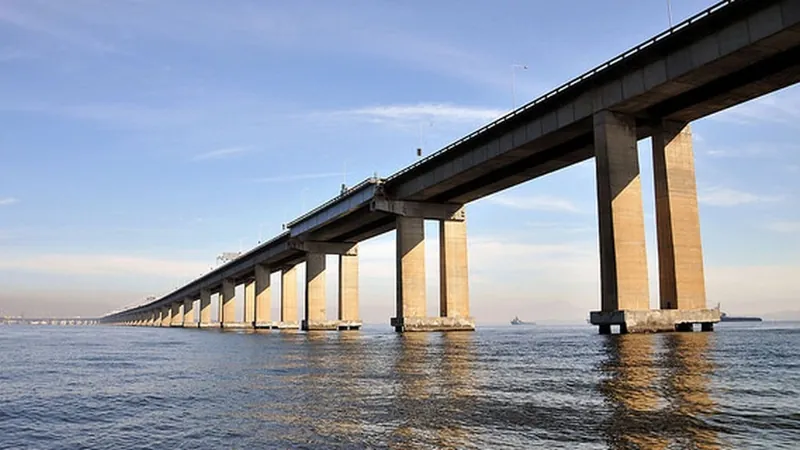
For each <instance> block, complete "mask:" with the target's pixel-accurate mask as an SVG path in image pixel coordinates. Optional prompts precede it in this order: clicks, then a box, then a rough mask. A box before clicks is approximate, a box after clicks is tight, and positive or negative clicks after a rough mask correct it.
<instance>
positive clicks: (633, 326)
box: [589, 309, 720, 333]
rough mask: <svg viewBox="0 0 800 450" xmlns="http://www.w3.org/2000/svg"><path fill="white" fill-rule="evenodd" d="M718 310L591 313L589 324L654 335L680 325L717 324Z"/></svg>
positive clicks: (672, 329)
mask: <svg viewBox="0 0 800 450" xmlns="http://www.w3.org/2000/svg"><path fill="white" fill-rule="evenodd" d="M719 318H720V312H719V309H696V310H681V309H652V310H650V309H648V310H622V311H592V312H591V314H590V319H589V320H590V322H591V323H592V325H599V326H601V327H603V328H605V327H608V326H610V325H622V326H625V328H626V329H627V332H628V333H655V332H659V331H676V330H677V328H678V327H679V326H680V325H681V324H695V323H700V324H703V323H710V324H713V323H716V322H719Z"/></svg>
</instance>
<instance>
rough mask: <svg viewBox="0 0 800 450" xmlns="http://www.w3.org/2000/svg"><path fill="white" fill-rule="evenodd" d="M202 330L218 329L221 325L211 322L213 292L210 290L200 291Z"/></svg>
mask: <svg viewBox="0 0 800 450" xmlns="http://www.w3.org/2000/svg"><path fill="white" fill-rule="evenodd" d="M197 326H198V327H200V328H217V327H218V326H219V324H215V323H212V322H211V291H209V290H208V289H201V290H200V322H199V323H198V325H197Z"/></svg>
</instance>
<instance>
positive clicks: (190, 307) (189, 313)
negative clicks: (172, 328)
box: [183, 298, 197, 327]
mask: <svg viewBox="0 0 800 450" xmlns="http://www.w3.org/2000/svg"><path fill="white" fill-rule="evenodd" d="M183 326H184V327H195V326H197V325H195V323H194V299H193V298H187V299H186V300H184V301H183Z"/></svg>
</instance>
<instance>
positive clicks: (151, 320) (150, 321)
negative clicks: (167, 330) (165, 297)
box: [147, 311, 156, 327]
mask: <svg viewBox="0 0 800 450" xmlns="http://www.w3.org/2000/svg"><path fill="white" fill-rule="evenodd" d="M155 324H156V313H155V312H154V311H149V312H148V313H147V326H149V327H152V326H154V325H155Z"/></svg>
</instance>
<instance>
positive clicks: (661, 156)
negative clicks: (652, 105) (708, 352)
mask: <svg viewBox="0 0 800 450" xmlns="http://www.w3.org/2000/svg"><path fill="white" fill-rule="evenodd" d="M653 170H654V172H655V177H654V178H655V194H656V232H657V236H658V275H659V287H660V297H661V299H660V305H661V309H684V310H687V309H704V308H705V307H706V288H705V276H704V274H703V249H702V244H701V241H700V214H699V212H698V206H697V182H696V179H695V172H694V152H693V150H692V131H691V127H690V126H689V125H688V124H685V123H677V122H671V121H664V122H663V123H662V124H661V126H660V127H658V128H657V129H656V132H655V133H654V134H653Z"/></svg>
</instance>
